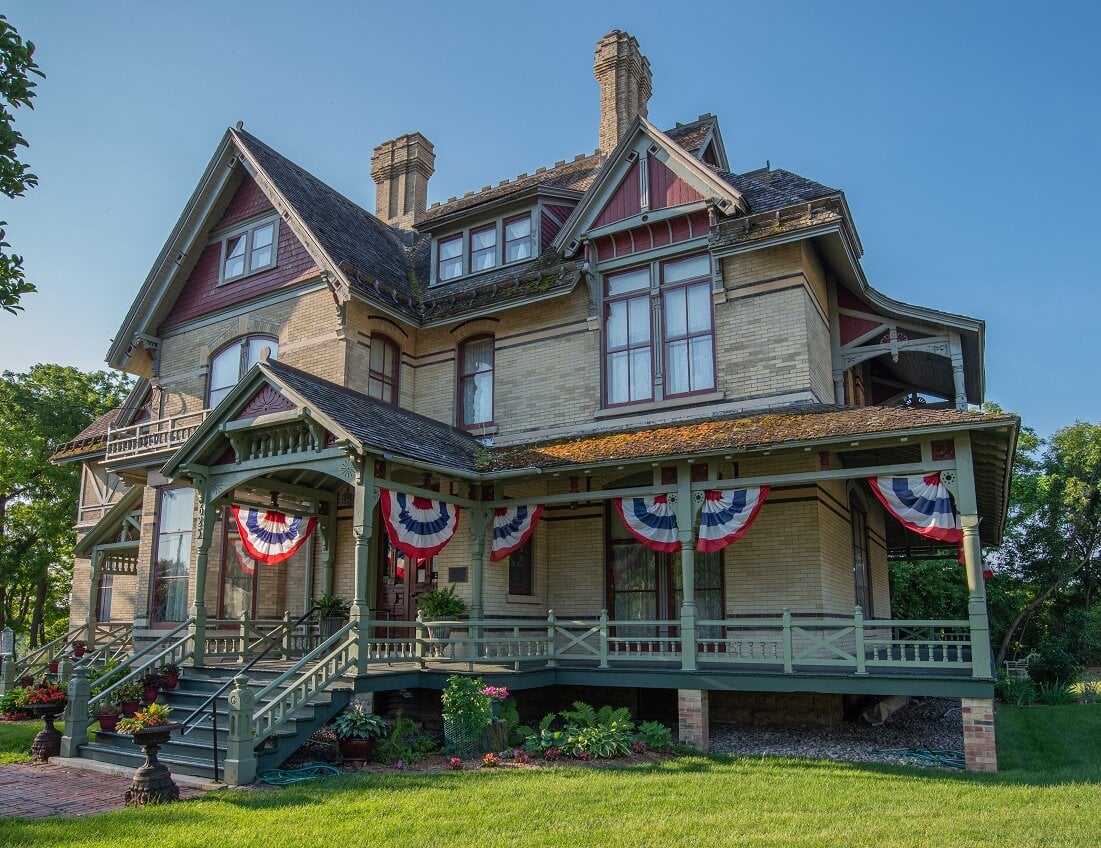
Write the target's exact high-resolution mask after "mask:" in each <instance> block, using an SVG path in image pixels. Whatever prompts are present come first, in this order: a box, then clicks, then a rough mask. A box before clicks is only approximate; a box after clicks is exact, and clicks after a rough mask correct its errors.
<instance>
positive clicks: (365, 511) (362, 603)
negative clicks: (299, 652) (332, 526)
mask: <svg viewBox="0 0 1101 848" xmlns="http://www.w3.org/2000/svg"><path fill="white" fill-rule="evenodd" d="M374 470H375V469H374V460H373V459H371V458H370V457H360V459H359V470H358V475H357V479H356V488H355V501H354V502H353V504H352V535H354V536H355V566H356V574H355V589H354V594H353V597H352V606H351V609H350V610H349V616H350V619H351V622H352V624H353V625H354V626H355V628H356V669H357V671H358V673H359V674H366V673H367V647H368V646H367V640H368V639H369V638H370V636H371V633H370V629H369V628H368V626H367V622H368V621H369V620H370V618H371V608H370V601H369V600H368V598H369V590H368V576H369V575H370V570H371V537H372V535H373V533H374V518H375V504H376V503H377V502H378V489H377V488H376V486H375V474H374Z"/></svg>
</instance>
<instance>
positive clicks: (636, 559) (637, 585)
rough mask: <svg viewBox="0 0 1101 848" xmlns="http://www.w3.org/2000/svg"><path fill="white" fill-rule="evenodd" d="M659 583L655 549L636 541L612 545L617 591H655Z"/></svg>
mask: <svg viewBox="0 0 1101 848" xmlns="http://www.w3.org/2000/svg"><path fill="white" fill-rule="evenodd" d="M617 518H618V516H617ZM620 520H621V519H620ZM657 585H658V580H657V562H656V559H655V556H654V552H653V551H651V550H650V549H649V548H647V547H645V546H644V545H641V544H639V543H638V542H634V541H632V542H628V543H626V544H617V545H613V546H612V586H613V588H614V590H615V591H616V592H645V591H653V590H654V589H656V588H657Z"/></svg>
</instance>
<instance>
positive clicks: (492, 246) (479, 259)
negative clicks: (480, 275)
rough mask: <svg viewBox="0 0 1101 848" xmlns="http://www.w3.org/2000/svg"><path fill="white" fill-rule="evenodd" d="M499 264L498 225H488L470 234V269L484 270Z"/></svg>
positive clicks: (472, 270)
mask: <svg viewBox="0 0 1101 848" xmlns="http://www.w3.org/2000/svg"><path fill="white" fill-rule="evenodd" d="M496 264H497V227H496V226H493V227H486V228H485V229H484V230H477V231H476V232H472V233H471V234H470V270H471V273H473V272H474V271H484V270H485V269H486V268H492V267H493V266H494V265H496Z"/></svg>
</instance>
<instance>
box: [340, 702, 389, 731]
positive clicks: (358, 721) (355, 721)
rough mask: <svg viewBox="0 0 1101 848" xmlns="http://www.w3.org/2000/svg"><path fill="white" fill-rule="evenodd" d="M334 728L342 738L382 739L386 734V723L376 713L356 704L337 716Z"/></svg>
mask: <svg viewBox="0 0 1101 848" xmlns="http://www.w3.org/2000/svg"><path fill="white" fill-rule="evenodd" d="M333 730H334V731H335V732H336V735H337V736H339V737H340V738H341V739H381V738H382V737H383V736H385V735H386V724H385V722H383V720H382V719H381V718H379V717H378V716H377V715H375V714H374V713H369V712H367V710H365V709H363V707H362V706H361V705H359V704H354V705H353V706H351V707H348V709H346V710H345V711H344V712H342V713H341V714H340V715H338V716H337V717H336V721H334V722H333Z"/></svg>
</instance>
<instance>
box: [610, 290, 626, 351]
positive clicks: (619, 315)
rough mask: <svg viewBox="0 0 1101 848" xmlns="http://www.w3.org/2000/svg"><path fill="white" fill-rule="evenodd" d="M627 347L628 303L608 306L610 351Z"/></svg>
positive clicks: (620, 302)
mask: <svg viewBox="0 0 1101 848" xmlns="http://www.w3.org/2000/svg"><path fill="white" fill-rule="evenodd" d="M626 346H627V302H626V301H623V300H618V301H615V302H614V303H610V304H608V350H616V349H617V348H622V347H626Z"/></svg>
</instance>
